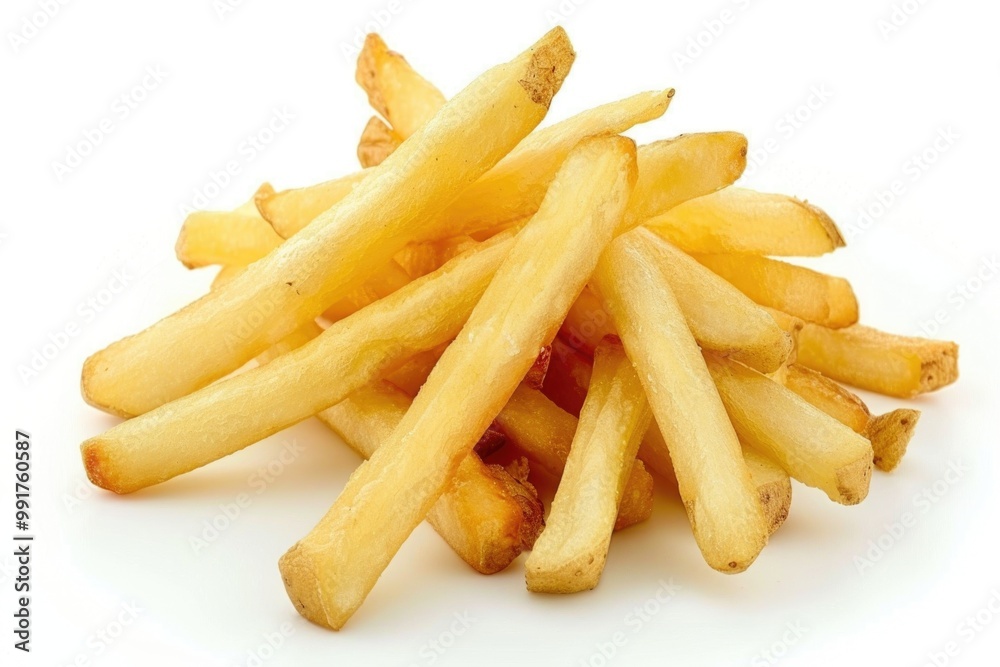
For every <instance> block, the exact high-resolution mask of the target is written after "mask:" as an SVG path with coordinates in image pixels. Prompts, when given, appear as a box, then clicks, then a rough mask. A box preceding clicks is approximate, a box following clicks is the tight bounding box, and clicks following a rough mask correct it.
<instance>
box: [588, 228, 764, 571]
mask: <svg viewBox="0 0 1000 667" xmlns="http://www.w3.org/2000/svg"><path fill="white" fill-rule="evenodd" d="M642 231H643V230H641V229H639V230H633V231H631V232H628V233H626V234H623V235H622V236H620V237H618V238H617V239H616V240H615V241H614V242H613V243H612V244H611V245H610V246H609V248H608V249H607V250H606V251H605V253H604V254H603V255H602V256H601V260H600V262H598V265H597V270H596V271H595V272H594V275H593V277H592V279H591V286H593V287H594V288H595V290H596V292H597V293H598V296H599V297H600V298H601V301H602V303H603V305H604V308H605V310H606V311H607V312H608V314H609V315H611V319H612V321H613V322H614V325H615V328H616V329H617V330H618V332H619V335H620V336H621V340H622V343H623V344H624V346H625V351H626V352H627V353H628V356H629V358H630V359H631V360H632V363H633V364H634V365H635V367H636V371H637V372H638V374H639V379H640V380H641V381H642V384H643V387H644V388H645V390H646V396H647V398H648V399H649V403H650V406H651V407H652V410H653V415H654V416H655V417H656V423H657V424H658V425H659V427H660V432H661V433H662V434H663V436H664V439H665V440H666V444H667V446H668V447H669V455H670V458H671V460H672V461H673V467H674V472H675V473H676V476H677V481H678V488H679V490H680V494H681V498H682V500H683V501H684V507H685V509H686V510H687V513H688V518H689V519H690V522H691V527H692V529H693V531H694V535H695V539H696V541H697V542H698V546H699V547H700V549H701V552H702V555H703V557H704V558H705V561H706V562H707V563H708V564H709V565H710V566H711V567H713V568H714V569H716V570H719V571H720V572H729V573H732V572H741V571H743V570H745V569H746V568H747V567H749V566H750V564H751V563H753V561H754V559H755V558H756V557H757V554H759V553H760V550H761V549H763V548H764V545H765V544H766V543H767V525H766V524H765V522H764V514H763V510H762V508H761V505H760V502H759V500H758V498H757V491H756V489H755V488H754V486H753V480H752V479H751V477H750V472H749V471H748V469H747V465H746V462H745V461H744V459H743V455H742V452H741V451H740V443H739V441H738V440H737V438H736V433H735V432H734V431H733V427H732V425H731V424H730V423H729V418H728V417H727V416H726V410H725V408H724V407H723V405H722V401H721V400H720V399H719V394H718V392H717V391H716V389H715V386H714V385H713V383H712V379H711V377H710V376H709V373H708V370H707V369H706V367H705V361H704V360H703V359H702V356H701V352H700V350H699V349H698V345H697V343H696V342H695V340H694V336H692V334H691V332H690V331H689V330H688V327H687V324H686V322H685V321H684V315H683V314H682V312H681V309H680V305H679V304H678V301H677V298H676V297H675V296H674V293H673V290H672V289H671V285H670V283H669V281H668V280H667V278H666V275H665V274H664V273H663V271H662V270H661V268H660V266H661V265H662V263H663V262H662V261H661V260H660V258H659V256H658V254H657V253H656V251H655V250H654V249H652V248H650V246H649V243H648V241H647V236H646V235H645V234H643V233H642Z"/></svg>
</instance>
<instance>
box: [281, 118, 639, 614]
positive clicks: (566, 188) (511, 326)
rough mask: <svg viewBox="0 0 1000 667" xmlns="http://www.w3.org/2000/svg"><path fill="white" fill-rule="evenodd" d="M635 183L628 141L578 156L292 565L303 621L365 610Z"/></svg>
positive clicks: (581, 149) (578, 280) (545, 338)
mask: <svg viewBox="0 0 1000 667" xmlns="http://www.w3.org/2000/svg"><path fill="white" fill-rule="evenodd" d="M407 143H409V142H407ZM400 150H402V148H401V149H400ZM635 178H636V165H635V144H634V143H633V142H631V141H630V140H628V139H623V138H621V137H609V138H594V139H588V140H586V141H584V142H581V143H580V145H579V146H578V147H577V148H576V149H574V150H573V151H572V152H571V154H570V155H569V157H568V158H567V159H566V161H565V164H564V165H563V166H562V168H561V169H560V171H559V174H558V175H557V176H556V179H555V182H554V183H553V184H552V187H551V188H550V189H549V194H548V195H547V196H546V198H545V201H544V202H543V203H542V206H541V207H540V209H539V211H538V214H537V215H536V216H535V217H534V218H533V219H532V221H531V222H530V223H528V225H527V226H526V227H525V228H524V229H523V230H522V231H521V232H520V233H519V234H518V237H517V239H516V241H515V246H514V248H513V249H512V250H511V252H510V255H509V256H508V257H507V259H506V260H505V262H504V264H503V265H502V266H501V267H500V269H499V270H498V271H497V274H496V276H495V277H494V279H493V282H492V283H491V284H490V286H489V288H488V289H487V290H486V293H485V294H484V295H483V297H482V299H481V300H480V302H479V304H478V305H477V306H476V308H475V310H474V311H473V313H472V315H471V316H470V317H469V321H468V322H467V324H466V326H465V327H464V328H463V329H462V331H461V333H460V334H459V335H458V336H457V337H456V339H455V341H454V342H453V343H452V344H451V345H449V346H448V349H447V350H445V353H444V355H443V356H442V357H441V360H440V361H439V362H438V363H437V365H436V366H435V367H434V370H433V371H431V374H430V377H429V378H428V379H427V382H426V383H425V384H424V386H423V387H422V388H421V390H420V393H419V394H417V397H416V399H415V400H414V402H413V405H412V407H411V408H410V410H409V411H408V412H407V413H406V417H405V418H404V419H403V421H402V422H400V424H399V427H398V428H397V429H396V430H395V431H394V432H393V434H392V437H391V438H390V439H389V440H388V441H387V442H386V443H384V444H383V445H382V447H380V448H379V450H378V451H377V452H375V454H374V455H373V456H372V458H371V459H369V460H368V461H367V462H366V463H363V464H362V465H361V466H360V467H359V468H358V469H357V470H356V471H355V472H354V474H353V475H352V476H351V478H350V480H349V481H348V483H347V486H346V488H345V489H344V491H343V493H342V494H341V495H340V497H339V498H338V499H337V502H336V503H334V505H333V507H332V508H331V509H330V511H329V512H327V514H326V516H325V517H323V519H322V520H321V521H320V523H319V524H318V525H317V526H316V527H315V528H314V529H313V530H312V531H311V532H310V533H309V535H307V536H306V537H305V538H303V539H302V540H300V541H299V543H298V544H296V545H295V546H294V547H292V548H291V549H290V550H289V551H288V552H287V553H286V554H285V555H284V556H283V557H282V559H281V562H280V568H281V573H282V577H283V579H284V582H285V588H286V590H287V592H288V595H289V598H290V599H291V600H292V602H293V603H294V605H295V608H296V609H297V610H298V611H299V613H300V614H302V615H303V616H305V617H306V618H307V619H309V620H310V621H312V622H314V623H317V624H320V625H323V626H326V627H330V628H333V629H338V628H340V627H342V626H343V625H344V623H346V622H347V620H348V619H349V618H350V617H351V615H352V614H353V613H354V611H356V610H357V608H358V607H359V606H360V605H361V604H362V602H363V601H364V599H365V597H367V595H368V593H369V591H371V589H372V587H373V586H374V585H375V582H376V581H377V580H378V578H379V576H380V575H381V574H382V571H383V570H384V569H385V568H386V566H387V565H388V564H389V561H390V560H391V559H392V557H393V556H394V555H395V553H396V551H397V550H398V549H399V547H400V545H402V543H403V541H404V540H405V539H406V537H407V536H408V535H409V534H410V532H411V531H412V530H413V529H414V527H416V525H417V524H418V523H419V522H420V521H421V520H422V519H423V518H424V516H425V515H426V513H427V512H428V510H429V509H430V508H431V506H432V505H433V503H434V502H435V501H436V500H437V498H438V497H439V496H440V494H441V493H442V491H443V490H444V489H445V488H446V487H447V484H448V483H449V481H450V480H451V479H452V476H453V474H454V472H455V470H456V469H457V467H458V464H459V463H460V462H461V460H462V459H463V458H465V457H466V456H467V455H468V453H469V451H470V450H471V449H472V447H473V446H474V445H475V444H476V440H477V439H478V438H479V434H481V433H482V432H483V431H485V429H486V427H487V426H489V424H490V422H491V421H492V420H493V418H494V417H495V416H496V415H497V414H498V413H499V412H500V410H501V409H502V408H503V405H504V403H506V402H507V399H508V398H510V395H511V394H512V393H513V392H514V389H515V388H516V387H517V385H518V383H519V382H520V381H521V378H523V377H524V375H525V373H526V372H527V371H528V369H529V368H530V367H531V366H532V364H533V363H534V361H535V359H536V357H537V355H538V351H539V350H540V349H541V348H542V347H543V346H544V345H545V344H547V343H548V342H549V341H550V340H551V338H552V337H553V336H554V335H555V332H556V330H557V329H558V326H559V323H560V322H561V321H562V318H563V316H564V315H565V313H566V311H567V310H568V309H569V305H570V303H571V302H572V300H573V298H575V296H576V294H577V293H578V292H579V291H580V289H582V288H583V285H584V283H585V282H586V280H587V276H588V275H589V274H590V273H591V271H592V270H593V268H594V264H596V262H597V257H598V255H599V253H600V251H601V250H602V249H603V247H604V246H605V245H606V244H607V242H608V241H609V240H610V239H611V237H612V235H613V234H614V232H615V230H616V228H617V227H618V225H619V224H620V223H621V216H622V215H623V213H624V210H625V206H626V202H627V200H628V196H629V194H630V191H631V188H632V186H633V185H634V183H635Z"/></svg>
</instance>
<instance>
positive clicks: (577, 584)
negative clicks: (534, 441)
mask: <svg viewBox="0 0 1000 667" xmlns="http://www.w3.org/2000/svg"><path fill="white" fill-rule="evenodd" d="M651 418H652V413H651V412H650V410H649V404H648V403H647V402H646V395H645V394H644V393H643V388H642V384H640V382H639V377H638V376H637V375H636V373H635V369H634V368H633V367H632V362H630V361H629V360H628V357H626V356H625V350H623V349H622V347H621V342H620V341H618V340H617V339H613V338H608V339H607V340H606V341H605V342H603V343H601V345H599V346H598V348H597V350H596V352H595V353H594V372H593V376H592V378H591V382H590V391H589V393H588V394H587V400H586V402H585V403H584V405H583V411H582V412H581V413H580V423H579V426H578V428H577V429H576V434H575V435H574V436H573V443H572V447H571V448H570V452H569V458H568V459H567V461H566V468H565V470H564V471H563V475H562V479H561V480H560V481H559V488H558V490H557V491H556V495H555V498H554V499H553V501H552V508H551V510H550V511H549V516H548V519H547V520H546V525H545V529H544V530H543V531H542V534H541V535H540V536H539V538H538V541H537V542H536V543H535V547H534V548H533V549H532V551H531V555H530V556H528V560H527V562H526V563H525V580H526V582H527V584H528V590H530V591H534V592H537V593H575V592H578V591H583V590H590V589H591V588H594V587H595V586H596V585H597V583H598V581H599V580H600V578H601V573H602V572H603V571H604V563H605V561H606V560H607V556H608V547H609V546H610V544H611V533H612V531H613V530H614V526H615V517H616V516H617V515H618V505H619V502H620V501H621V499H622V497H623V493H624V490H625V483H626V481H627V480H628V477H629V474H630V473H631V471H632V466H633V464H634V462H635V453H636V450H638V448H639V441H640V440H641V439H642V436H643V434H644V433H645V432H646V429H647V428H649V422H650V419H651Z"/></svg>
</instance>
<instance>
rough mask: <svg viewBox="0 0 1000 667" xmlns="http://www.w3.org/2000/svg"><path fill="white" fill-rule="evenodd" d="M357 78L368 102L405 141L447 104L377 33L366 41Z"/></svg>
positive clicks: (432, 85)
mask: <svg viewBox="0 0 1000 667" xmlns="http://www.w3.org/2000/svg"><path fill="white" fill-rule="evenodd" d="M355 79H356V80H357V82H358V85H359V86H361V88H362V89H363V90H364V91H365V92H366V93H367V94H368V103H369V104H371V106H372V108H373V109H375V110H376V111H378V112H379V113H380V114H382V117H383V118H385V119H386V120H387V121H389V125H391V126H392V130H393V131H394V132H396V133H397V134H398V136H399V137H401V138H403V139H406V138H407V137H409V136H410V135H412V134H415V133H416V132H417V130H419V129H420V128H421V127H423V126H424V123H426V122H427V121H429V120H430V119H431V118H432V117H433V116H434V114H436V113H437V112H438V111H439V110H440V109H441V107H443V106H444V103H445V102H446V101H447V100H446V99H445V96H444V95H443V94H442V93H441V91H440V90H438V89H437V88H436V87H435V86H434V84H432V83H431V82H430V81H428V80H427V79H425V78H424V77H422V76H420V74H418V73H417V72H416V71H415V70H414V69H413V68H412V67H411V66H410V63H408V62H406V58H404V57H403V56H401V55H400V54H398V53H396V52H395V51H390V50H389V47H388V46H386V44H385V42H384V41H383V40H382V38H381V37H380V36H379V35H377V34H375V33H370V34H369V35H368V36H367V37H366V38H365V44H364V46H363V47H362V49H361V54H360V55H359V56H358V67H357V70H356V71H355Z"/></svg>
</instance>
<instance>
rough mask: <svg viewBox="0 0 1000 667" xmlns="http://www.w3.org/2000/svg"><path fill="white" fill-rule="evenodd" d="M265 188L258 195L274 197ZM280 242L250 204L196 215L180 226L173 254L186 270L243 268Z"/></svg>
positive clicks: (267, 187) (189, 217) (270, 190)
mask: <svg viewBox="0 0 1000 667" xmlns="http://www.w3.org/2000/svg"><path fill="white" fill-rule="evenodd" d="M273 192H274V188H272V187H271V186H270V185H268V184H266V183H265V184H264V185H262V186H261V187H260V189H259V190H258V191H257V194H255V195H254V196H255V197H256V196H258V195H260V194H261V193H265V194H267V193H273ZM281 242H282V239H281V237H280V236H278V235H277V234H275V233H274V229H272V228H271V225H269V224H268V223H267V221H266V220H264V218H262V217H261V216H260V214H259V213H258V212H257V209H256V207H255V206H253V200H251V203H250V205H249V206H247V205H244V206H241V207H240V208H238V209H236V210H235V211H195V212H194V213H191V214H190V215H188V217H187V218H186V219H185V220H184V224H183V225H182V226H181V232H180V234H179V235H178V237H177V245H176V246H175V248H174V251H175V253H176V255H177V259H179V260H180V261H181V263H182V264H184V266H186V267H187V268H189V269H195V268H198V267H201V266H209V265H212V264H220V265H237V266H239V265H246V264H250V263H251V262H255V261H257V260H258V259H260V258H261V257H263V256H264V255H266V254H267V253H269V252H271V251H272V250H274V249H275V248H277V247H278V246H279V245H281Z"/></svg>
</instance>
